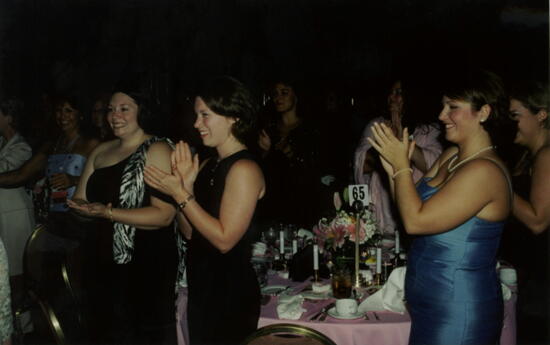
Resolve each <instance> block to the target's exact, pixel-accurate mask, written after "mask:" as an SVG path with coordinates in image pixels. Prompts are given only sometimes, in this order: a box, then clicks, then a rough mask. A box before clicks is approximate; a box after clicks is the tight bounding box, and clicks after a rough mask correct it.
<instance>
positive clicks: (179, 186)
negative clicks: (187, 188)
mask: <svg viewBox="0 0 550 345" xmlns="http://www.w3.org/2000/svg"><path fill="white" fill-rule="evenodd" d="M143 179H144V180H145V183H147V184H148V185H149V186H151V187H153V188H155V189H156V190H158V191H160V192H161V193H164V194H166V195H170V196H171V197H172V198H174V197H175V196H176V195H177V194H178V193H179V192H181V191H182V190H183V180H182V178H181V177H180V176H179V173H178V171H177V170H176V171H172V173H171V174H169V173H166V172H164V171H162V170H160V169H159V168H157V167H156V166H154V165H148V166H146V167H145V170H144V172H143Z"/></svg>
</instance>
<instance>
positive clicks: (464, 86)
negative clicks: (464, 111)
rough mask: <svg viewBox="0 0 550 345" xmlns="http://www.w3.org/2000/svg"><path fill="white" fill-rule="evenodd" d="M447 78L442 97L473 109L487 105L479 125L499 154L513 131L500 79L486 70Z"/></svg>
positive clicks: (509, 139)
mask: <svg viewBox="0 0 550 345" xmlns="http://www.w3.org/2000/svg"><path fill="white" fill-rule="evenodd" d="M448 81H449V82H448V83H447V85H445V87H444V90H443V94H444V95H445V96H447V97H449V98H451V99H456V100H462V101H465V102H468V103H470V104H471V105H472V108H473V109H475V110H476V111H479V110H481V107H483V106H484V105H488V106H489V107H490V108H491V112H490V113H489V116H488V117H487V119H486V121H484V122H483V123H482V124H481V125H482V126H483V128H484V129H485V130H486V131H487V133H489V136H490V137H491V141H492V142H493V143H494V144H495V145H497V148H499V152H500V153H502V152H503V151H502V150H504V148H505V147H507V146H508V145H509V144H510V142H511V141H512V140H511V138H513V137H514V136H515V130H516V126H515V125H514V124H513V122H512V121H511V120H510V117H509V116H508V113H509V110H508V108H509V104H510V101H509V99H508V95H507V93H506V90H505V89H504V84H503V82H502V79H501V78H500V77H499V76H498V75H497V74H495V73H493V72H490V71H486V70H468V71H466V72H462V73H461V72H457V74H456V77H453V78H449V79H448Z"/></svg>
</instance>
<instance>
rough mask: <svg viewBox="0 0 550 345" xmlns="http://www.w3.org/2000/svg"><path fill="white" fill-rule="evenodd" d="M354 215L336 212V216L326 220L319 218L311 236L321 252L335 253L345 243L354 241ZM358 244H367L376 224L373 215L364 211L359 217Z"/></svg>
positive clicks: (373, 233) (341, 211) (366, 210)
mask: <svg viewBox="0 0 550 345" xmlns="http://www.w3.org/2000/svg"><path fill="white" fill-rule="evenodd" d="M356 222H357V221H356V218H355V216H354V215H351V214H349V213H347V212H346V211H344V210H339V211H336V216H335V217H334V218H333V219H331V220H328V219H327V218H321V220H320V221H319V223H318V224H317V225H315V226H314V227H313V234H314V235H315V237H316V242H317V244H318V245H319V250H320V251H321V252H323V251H325V250H329V251H335V250H337V249H339V248H342V247H343V246H344V244H345V243H346V241H350V242H354V243H355V241H356V236H355V224H356ZM360 223H361V227H360V228H359V244H364V243H367V241H368V240H370V239H371V238H372V237H373V236H374V235H375V233H376V222H375V220H374V215H373V213H372V212H371V211H370V210H368V209H365V210H364V211H363V212H362V213H361V216H360Z"/></svg>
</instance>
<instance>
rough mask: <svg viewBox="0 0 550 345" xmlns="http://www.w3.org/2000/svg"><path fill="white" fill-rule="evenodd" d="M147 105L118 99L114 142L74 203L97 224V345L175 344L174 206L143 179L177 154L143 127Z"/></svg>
mask: <svg viewBox="0 0 550 345" xmlns="http://www.w3.org/2000/svg"><path fill="white" fill-rule="evenodd" d="M146 100H147V98H146V97H144V96H143V95H140V94H134V93H123V92H117V93H115V94H114V95H113V97H112V98H111V101H110V104H109V111H108V114H107V119H108V122H109V124H110V126H111V128H112V129H113V133H114V135H115V137H116V139H114V140H112V141H108V142H105V143H102V144H100V145H99V146H98V147H97V148H96V149H95V150H94V151H93V152H92V154H91V155H90V157H89V159H88V162H87V164H86V167H85V169H84V172H83V174H82V178H81V180H80V184H79V185H78V188H77V190H76V192H75V196H74V199H73V200H70V201H68V204H69V206H70V207H72V208H73V209H75V210H76V211H78V213H79V214H81V215H83V216H85V217H94V218H96V219H97V222H96V223H95V224H96V225H97V226H96V230H97V231H95V233H94V234H95V236H96V241H94V243H95V244H96V248H95V250H92V252H93V253H94V263H95V265H94V267H89V269H88V270H86V272H85V274H86V275H87V281H88V283H89V284H88V291H89V309H90V310H89V311H90V315H89V318H90V337H91V339H90V340H91V342H92V343H99V344H115V343H116V344H141V343H145V344H170V343H172V344H174V343H175V342H176V328H175V307H174V302H175V281H176V275H177V263H178V254H177V246H176V237H175V234H174V227H173V223H172V222H173V219H174V215H175V207H174V205H173V204H172V203H171V200H170V198H169V197H168V196H163V195H162V194H161V193H159V192H157V191H155V190H149V189H148V188H147V187H146V186H145V183H144V182H143V177H142V176H143V175H142V174H143V168H144V166H145V165H146V164H155V165H156V166H158V167H160V168H161V169H164V170H166V171H169V170H170V154H171V152H172V148H171V147H170V145H169V143H167V141H166V140H165V139H162V138H159V137H155V136H152V135H150V134H148V133H147V132H146V130H145V129H144V128H147V127H146V120H147V118H148V117H149V116H151V114H150V110H149V109H150V108H149V107H148V106H147V105H148V103H147V102H146ZM144 126H145V127H144Z"/></svg>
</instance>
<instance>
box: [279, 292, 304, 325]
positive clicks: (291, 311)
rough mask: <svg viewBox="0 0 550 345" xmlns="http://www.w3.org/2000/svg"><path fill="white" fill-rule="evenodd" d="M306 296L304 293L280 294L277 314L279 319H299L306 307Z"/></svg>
mask: <svg viewBox="0 0 550 345" xmlns="http://www.w3.org/2000/svg"><path fill="white" fill-rule="evenodd" d="M303 301H304V297H302V295H294V296H288V295H284V294H281V295H279V303H278V304H277V315H278V316H279V319H287V320H298V319H299V318H300V317H301V316H302V313H303V312H305V311H306V309H304V308H302V302H303Z"/></svg>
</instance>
